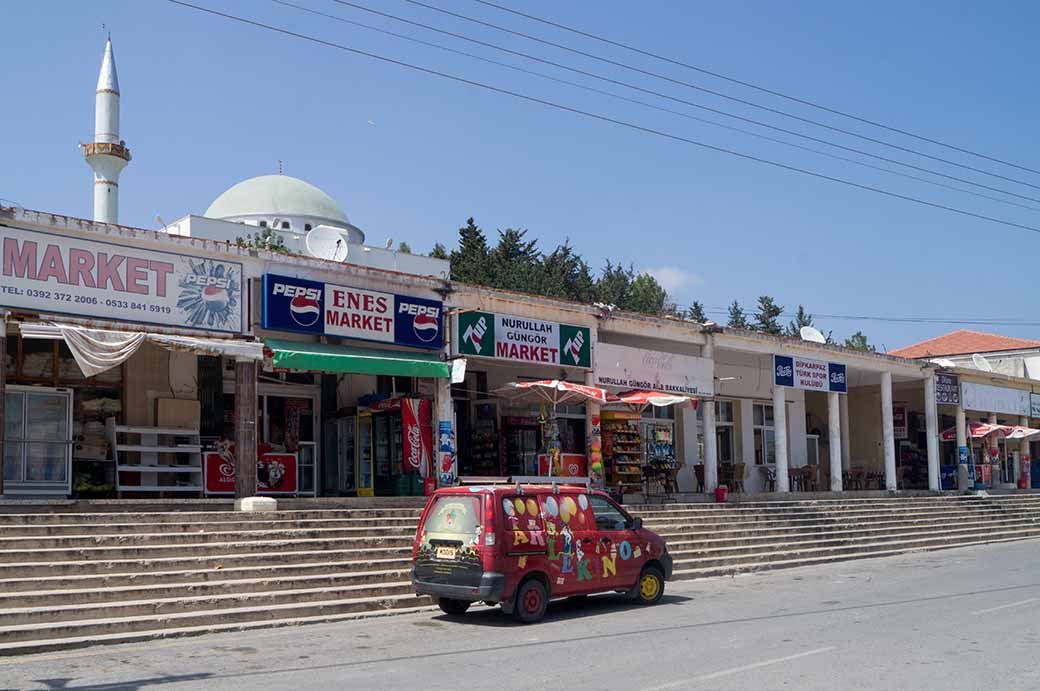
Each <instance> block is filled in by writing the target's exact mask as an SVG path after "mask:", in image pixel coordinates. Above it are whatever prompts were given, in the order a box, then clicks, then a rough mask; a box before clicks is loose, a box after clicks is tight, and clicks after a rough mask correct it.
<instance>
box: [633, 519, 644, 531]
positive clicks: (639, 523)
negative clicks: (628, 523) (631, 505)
mask: <svg viewBox="0 0 1040 691" xmlns="http://www.w3.org/2000/svg"><path fill="white" fill-rule="evenodd" d="M642 527H643V519H642V517H641V516H636V517H635V518H633V519H632V530H639V529H640V528H642Z"/></svg>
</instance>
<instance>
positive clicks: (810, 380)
mask: <svg viewBox="0 0 1040 691" xmlns="http://www.w3.org/2000/svg"><path fill="white" fill-rule="evenodd" d="M773 383H774V384H775V385H776V386H789V387H791V388H794V389H805V390H806V391H832V392H835V393H848V391H849V388H848V381H847V374H846V369H845V365H840V364H838V363H836V362H820V361H819V360H810V359H808V358H800V357H791V356H788V355H774V356H773Z"/></svg>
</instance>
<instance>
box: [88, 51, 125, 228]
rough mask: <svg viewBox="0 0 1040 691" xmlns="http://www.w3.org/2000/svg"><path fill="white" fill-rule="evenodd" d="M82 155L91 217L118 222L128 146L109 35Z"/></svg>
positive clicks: (97, 219) (103, 221) (98, 220)
mask: <svg viewBox="0 0 1040 691" xmlns="http://www.w3.org/2000/svg"><path fill="white" fill-rule="evenodd" d="M83 155H84V157H85V158H86V159H87V165H89V166H90V167H91V168H93V169H94V220H95V221H97V222H99V223H118V222H119V174H120V173H122V172H123V168H126V164H127V163H129V162H130V149H128V148H126V142H124V141H122V140H121V139H120V138H119V78H118V77H117V76H116V59H115V56H114V55H113V54H112V38H111V37H109V39H108V42H107V43H105V57H104V59H102V61H101V74H99V75H98V83H97V94H96V96H95V98H94V141H93V142H92V143H90V144H84V145H83Z"/></svg>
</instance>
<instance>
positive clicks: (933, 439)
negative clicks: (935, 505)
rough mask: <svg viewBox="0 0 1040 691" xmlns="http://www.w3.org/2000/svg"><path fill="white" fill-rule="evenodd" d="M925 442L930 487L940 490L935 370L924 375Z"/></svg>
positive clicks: (936, 490)
mask: <svg viewBox="0 0 1040 691" xmlns="http://www.w3.org/2000/svg"><path fill="white" fill-rule="evenodd" d="M924 419H925V443H926V444H927V450H928V489H930V490H932V491H933V492H938V491H939V490H940V489H942V483H940V481H939V411H938V409H937V408H936V405H935V372H933V371H932V370H928V372H927V373H926V374H925V377H924Z"/></svg>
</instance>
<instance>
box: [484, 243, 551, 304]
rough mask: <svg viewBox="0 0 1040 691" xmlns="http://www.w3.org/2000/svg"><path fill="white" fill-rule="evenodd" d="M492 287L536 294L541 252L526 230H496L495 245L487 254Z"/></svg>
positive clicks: (539, 279) (540, 271) (539, 277)
mask: <svg viewBox="0 0 1040 691" xmlns="http://www.w3.org/2000/svg"><path fill="white" fill-rule="evenodd" d="M488 259H489V263H490V267H491V275H490V276H489V283H488V285H490V286H491V287H492V288H502V289H505V290H517V291H520V292H522V293H534V294H537V293H538V292H539V290H540V288H541V283H542V281H541V274H542V253H541V252H539V251H538V243H537V241H536V240H528V239H527V231H526V230H517V229H516V228H506V229H505V230H500V231H498V245H496V246H495V248H494V249H492V250H491V252H490V253H489V254H488Z"/></svg>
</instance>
